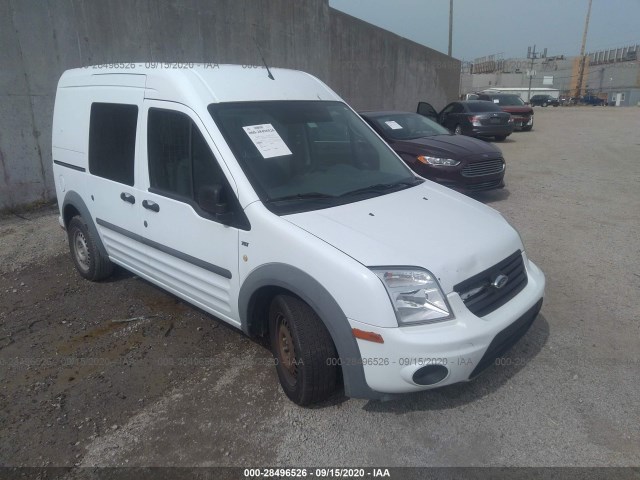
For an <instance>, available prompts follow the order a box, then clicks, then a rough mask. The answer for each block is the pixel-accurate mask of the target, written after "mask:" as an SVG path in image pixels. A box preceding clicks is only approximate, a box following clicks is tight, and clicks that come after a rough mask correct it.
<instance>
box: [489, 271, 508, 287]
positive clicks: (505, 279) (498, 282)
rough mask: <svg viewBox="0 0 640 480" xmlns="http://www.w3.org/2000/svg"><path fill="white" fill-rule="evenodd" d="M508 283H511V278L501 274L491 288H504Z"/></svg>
mask: <svg viewBox="0 0 640 480" xmlns="http://www.w3.org/2000/svg"><path fill="white" fill-rule="evenodd" d="M508 281H509V277H507V276H506V275H505V274H503V273H501V274H500V275H498V276H497V277H496V278H494V279H493V282H491V286H492V287H493V288H502V287H504V286H505V285H506V284H507V282H508Z"/></svg>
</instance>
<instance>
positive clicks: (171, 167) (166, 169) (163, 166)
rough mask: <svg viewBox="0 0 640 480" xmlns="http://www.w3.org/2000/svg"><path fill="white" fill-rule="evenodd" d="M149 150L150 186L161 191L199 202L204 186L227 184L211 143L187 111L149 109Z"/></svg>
mask: <svg viewBox="0 0 640 480" xmlns="http://www.w3.org/2000/svg"><path fill="white" fill-rule="evenodd" d="M147 151H148V155H149V182H150V186H151V188H153V189H156V190H158V191H159V193H168V194H171V195H176V196H178V197H183V198H185V199H187V200H193V201H196V202H197V199H198V198H199V193H200V191H201V189H202V188H203V187H205V186H211V185H214V184H224V183H225V178H224V174H223V173H222V170H221V169H220V166H219V165H218V162H217V161H216V159H215V157H214V156H213V153H212V152H211V149H210V148H209V145H207V142H206V141H205V139H204V137H203V136H202V134H201V133H200V130H198V127H197V126H196V125H195V123H193V120H191V119H190V118H189V117H188V116H187V115H184V114H183V113H180V112H174V111H171V110H162V109H159V108H150V109H149V118H148V125H147Z"/></svg>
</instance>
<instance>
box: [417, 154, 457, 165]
mask: <svg viewBox="0 0 640 480" xmlns="http://www.w3.org/2000/svg"><path fill="white" fill-rule="evenodd" d="M418 161H419V162H422V163H424V164H425V165H441V166H443V167H455V166H456V165H460V162H459V161H458V160H452V159H451V158H438V157H429V156H428V155H420V156H419V157H418Z"/></svg>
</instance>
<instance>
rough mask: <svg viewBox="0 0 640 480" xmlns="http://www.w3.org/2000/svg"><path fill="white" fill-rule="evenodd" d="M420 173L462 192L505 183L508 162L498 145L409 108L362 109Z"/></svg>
mask: <svg viewBox="0 0 640 480" xmlns="http://www.w3.org/2000/svg"><path fill="white" fill-rule="evenodd" d="M360 116H362V118H364V120H365V121H366V122H367V123H368V124H369V125H371V126H372V127H373V129H374V130H375V131H376V132H378V134H379V135H380V136H381V137H382V138H383V139H384V140H385V141H386V142H387V143H388V144H389V146H390V147H391V148H393V149H394V150H395V151H396V153H397V154H398V155H400V157H401V158H402V159H403V160H404V161H405V162H406V163H407V165H409V167H410V168H411V169H412V170H413V171H414V172H416V173H417V174H419V175H421V176H423V177H425V178H428V179H429V180H433V181H434V182H438V183H440V184H442V185H446V186H447V187H451V188H453V189H455V190H458V191H462V192H477V191H482V190H491V189H494V188H502V187H504V170H505V163H504V159H503V158H502V152H501V151H500V149H499V148H497V147H495V146H494V145H491V144H490V143H486V142H483V141H481V140H477V139H475V138H470V137H467V136H463V135H454V134H452V133H451V132H449V131H448V130H447V129H446V128H444V127H442V126H440V125H438V124H437V123H435V122H433V121H431V120H429V119H428V118H425V117H424V116H422V115H418V114H415V113H409V112H362V113H360Z"/></svg>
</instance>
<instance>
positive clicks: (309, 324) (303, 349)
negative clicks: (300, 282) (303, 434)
mask: <svg viewBox="0 0 640 480" xmlns="http://www.w3.org/2000/svg"><path fill="white" fill-rule="evenodd" d="M269 336H270V340H271V350H272V353H273V356H274V359H275V361H276V370H277V372H278V378H279V380H280V385H281V386H282V389H283V390H284V393H285V394H286V395H287V397H289V398H290V399H291V400H292V401H293V402H295V403H297V404H298V405H309V404H312V403H317V402H320V401H322V400H325V399H327V398H328V397H330V396H331V394H332V393H333V392H334V390H335V388H336V384H337V379H338V366H337V365H336V364H337V361H336V360H337V353H336V349H335V346H334V345H333V341H332V340H331V336H330V335H329V332H328V331H327V329H326V328H325V326H324V324H323V323H322V320H320V318H319V317H318V316H317V315H316V313H315V312H314V311H313V310H312V309H311V307H309V305H307V304H306V303H304V302H303V301H302V300H300V299H299V298H296V297H294V296H291V295H278V296H277V297H275V298H274V299H273V301H272V302H271V308H270V309H269Z"/></svg>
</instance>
